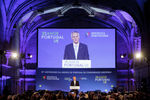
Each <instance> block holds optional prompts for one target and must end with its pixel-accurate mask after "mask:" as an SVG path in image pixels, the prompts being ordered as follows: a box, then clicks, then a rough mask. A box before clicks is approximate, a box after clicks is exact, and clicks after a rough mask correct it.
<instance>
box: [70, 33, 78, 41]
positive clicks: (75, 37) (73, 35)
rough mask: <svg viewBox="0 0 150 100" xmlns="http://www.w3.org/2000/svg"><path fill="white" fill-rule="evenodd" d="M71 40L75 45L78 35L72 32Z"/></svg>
mask: <svg viewBox="0 0 150 100" xmlns="http://www.w3.org/2000/svg"><path fill="white" fill-rule="evenodd" d="M71 38H72V40H73V42H74V43H75V44H77V43H79V33H77V32H73V33H72V35H71Z"/></svg>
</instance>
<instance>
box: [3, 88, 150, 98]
mask: <svg viewBox="0 0 150 100" xmlns="http://www.w3.org/2000/svg"><path fill="white" fill-rule="evenodd" d="M149 98H150V95H149V94H148V93H144V92H138V91H134V92H130V93H128V92H113V91H112V92H108V93H105V92H101V91H87V92H80V91H79V93H78V95H75V94H74V93H73V92H64V91H48V90H40V91H35V92H33V91H27V92H25V93H23V94H14V95H12V94H9V95H3V96H1V97H0V100H149Z"/></svg>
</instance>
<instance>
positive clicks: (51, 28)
mask: <svg viewBox="0 0 150 100" xmlns="http://www.w3.org/2000/svg"><path fill="white" fill-rule="evenodd" d="M39 29H115V43H114V44H115V67H114V68H90V69H117V33H116V30H117V29H116V28H115V27H111V28H108V27H38V28H37V55H36V62H37V69H38V68H39V66H38V48H39V46H38V42H39V41H38V38H39V36H38V35H39ZM52 69H55V68H53V67H52ZM59 69H64V68H59ZM67 69H74V68H67ZM77 69H89V68H77Z"/></svg>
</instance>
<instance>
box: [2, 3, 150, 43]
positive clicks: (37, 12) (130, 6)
mask: <svg viewBox="0 0 150 100" xmlns="http://www.w3.org/2000/svg"><path fill="white" fill-rule="evenodd" d="M70 4H71V5H74V4H75V6H80V5H85V4H86V5H85V6H87V5H88V7H90V9H91V7H93V8H92V10H95V11H94V13H96V16H94V17H90V16H89V14H90V13H91V15H92V12H88V11H86V10H87V9H89V8H86V10H85V9H84V8H83V9H81V8H80V7H76V8H75V9H72V10H70V9H69V10H67V12H65V10H66V9H68V8H69V7H68V5H70ZM0 5H1V12H0V20H1V22H0V26H1V27H0V30H1V33H0V35H1V37H0V39H1V42H3V41H7V42H9V41H11V38H12V37H13V36H14V35H16V34H18V33H19V36H18V38H23V39H21V41H22V44H24V43H25V42H26V41H28V39H30V38H28V37H31V36H32V34H34V32H35V31H36V28H37V27H56V26H59V27H64V26H66V27H77V26H79V24H80V27H81V26H83V27H88V26H91V27H92V26H93V27H95V26H96V25H97V26H98V27H115V28H118V31H119V32H120V33H124V37H126V36H127V37H128V35H129V34H127V32H126V30H125V29H129V28H128V27H130V25H129V24H130V23H131V25H133V23H136V25H137V26H135V27H138V28H137V29H138V30H136V31H138V32H137V35H142V33H144V35H143V36H147V34H145V33H148V31H149V22H148V21H149V18H148V13H149V11H150V10H149V7H148V5H149V1H148V0H115V1H114V0H0ZM61 7H62V8H61ZM67 7H68V8H67ZM97 8H98V9H97ZM64 9H65V10H64ZM90 9H89V10H90ZM63 10H64V12H65V13H64V15H63V16H61V17H60V16H59V15H61V14H60V13H62V12H63ZM59 11H61V12H59ZM126 13H128V15H127V14H126ZM129 17H131V18H133V21H135V22H133V23H132V20H130V19H131V18H129ZM78 20H80V22H79V24H77V23H76V22H77V21H78ZM117 20H120V22H119V21H117ZM72 21H73V22H72ZM85 21H86V22H87V25H85V24H84V23H85ZM126 21H129V23H127V22H126ZM121 22H123V24H124V27H122V26H121ZM55 23H57V25H55ZM71 24H72V26H70V25H71ZM92 24H95V25H92ZM20 28H22V32H20ZM122 28H124V30H123V29H122ZM128 31H131V30H128ZM15 33H16V34H15ZM21 33H23V34H21Z"/></svg>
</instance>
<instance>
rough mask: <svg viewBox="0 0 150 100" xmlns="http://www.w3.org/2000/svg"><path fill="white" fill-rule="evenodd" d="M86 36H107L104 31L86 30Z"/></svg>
mask: <svg viewBox="0 0 150 100" xmlns="http://www.w3.org/2000/svg"><path fill="white" fill-rule="evenodd" d="M86 37H108V34H106V33H105V32H87V33H86Z"/></svg>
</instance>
